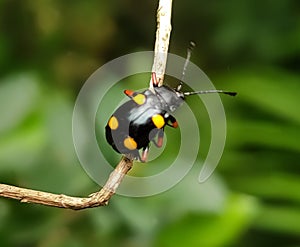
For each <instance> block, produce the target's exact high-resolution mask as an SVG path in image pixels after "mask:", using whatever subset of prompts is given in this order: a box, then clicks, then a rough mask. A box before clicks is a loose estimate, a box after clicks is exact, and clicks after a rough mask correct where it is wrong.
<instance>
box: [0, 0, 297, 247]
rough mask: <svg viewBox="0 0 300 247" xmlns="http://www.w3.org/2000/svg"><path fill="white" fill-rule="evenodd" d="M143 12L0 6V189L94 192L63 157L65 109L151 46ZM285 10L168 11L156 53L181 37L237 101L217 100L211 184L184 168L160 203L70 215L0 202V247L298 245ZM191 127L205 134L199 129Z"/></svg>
mask: <svg viewBox="0 0 300 247" xmlns="http://www.w3.org/2000/svg"><path fill="white" fill-rule="evenodd" d="M156 8H157V2H156V1H150V0H149V1H138V0H135V1H134V0H127V1H100V0H98V1H96V0H90V1H78V0H73V1H67V0H65V1H59V0H56V1H55V0H41V1H35V0H22V1H19V0H1V1H0V181H1V183H7V184H13V185H18V186H22V187H28V188H33V189H39V190H46V191H50V192H54V193H63V194H69V195H77V196H86V195H88V194H90V193H92V192H95V191H97V190H98V185H97V184H95V183H94V182H93V181H92V180H91V179H90V178H89V177H88V175H87V174H86V173H85V172H84V170H83V169H82V168H81V166H80V164H79V162H78V160H77V157H76V154H75V151H74V148H73V143H72V135H71V134H72V133H71V116H72V111H73V106H74V102H75V99H76V96H77V94H78V92H79V90H80V88H81V86H82V85H83V83H84V82H85V80H86V79H87V78H88V77H89V75H90V74H91V73H92V72H94V71H95V69H97V68H98V67H100V66H101V65H103V64H104V63H106V62H108V61H110V60H111V59H114V58H116V57H119V56H121V55H124V54H127V53H131V52H135V51H143V50H152V49H153V45H154V33H155V30H156V20H155V16H156ZM299 13H300V2H299V1H297V0H294V1H293V0H285V1H268V0H262V1H259V0H245V1H239V0H228V1H216V0H210V1H203V0H200V1H199V0H189V1H174V4H173V19H172V25H173V30H172V35H171V43H170V52H172V53H175V54H178V55H181V56H185V53H186V47H187V44H188V41H189V40H193V41H195V42H196V43H197V49H195V52H194V54H193V57H192V61H193V62H194V63H196V64H197V65H199V66H200V67H201V68H202V69H203V70H204V71H205V72H206V74H207V75H208V76H209V77H210V78H211V80H212V81H213V82H214V83H215V86H216V87H217V88H224V89H230V90H236V91H237V92H238V93H239V95H238V97H236V98H230V97H226V96H225V97H222V99H223V102H224V107H225V110H226V115H227V123H228V133H227V145H226V148H225V150H224V154H223V157H222V160H221V162H220V164H219V166H218V167H217V170H216V171H215V173H214V175H213V176H212V177H211V178H210V179H209V180H208V181H206V182H205V183H204V184H199V183H198V181H197V176H198V174H199V171H200V166H197V164H196V165H195V166H194V168H193V170H192V171H191V172H190V173H189V174H188V176H186V177H185V178H184V179H183V180H182V181H181V182H180V183H179V184H178V185H176V186H175V187H174V188H172V189H171V190H169V191H167V192H165V193H163V194H159V195H156V196H152V197H148V198H126V197H122V196H118V195H115V196H114V197H113V198H112V200H111V201H110V204H109V206H107V207H103V208H96V209H88V210H84V211H78V212H73V211H71V210H63V209H56V208H49V207H44V206H39V205H30V204H21V203H19V202H17V201H14V200H9V199H3V198H0V245H1V246H14V247H31V246H39V247H56V246H58V247H60V246H61V247H81V246H121V247H129V246H130V247H138V246H146V247H147V246H162V247H168V246H204V247H221V246H238V247H240V246H245V247H250V246H251V247H252V246H287V247H296V246H300V173H299V172H300V167H299V160H300V141H299V140H300V129H299V127H300V110H299V104H300V99H299V96H300V95H299V92H300V74H299V69H300V15H299ZM147 82H148V79H146V80H145V85H143V86H141V84H138V82H137V84H136V87H137V88H138V87H146V86H147ZM139 83H140V82H139ZM120 95H121V91H118V92H117V93H116V96H115V99H117V98H118V97H121V98H122V97H123V95H122V96H120ZM189 102H190V104H193V102H192V100H190V101H189ZM196 115H198V117H199V121H201V114H196ZM203 128H204V130H205V128H207V129H208V131H207V133H209V122H208V124H206V123H204V124H203ZM100 131H102V130H100ZM169 132H170V135H172V131H169ZM167 134H168V133H167ZM207 138H208V139H209V134H208V137H207ZM100 142H101V140H100ZM103 142H104V141H103ZM104 143H105V142H104ZM169 145H170V147H171V148H172V144H171V143H170V144H169ZM204 149H205V148H204ZM203 155H205V154H203ZM110 156H111V157H110V159H112V160H114V161H117V160H118V159H119V156H118V155H117V154H116V153H114V152H111V155H110ZM165 156H166V157H168V154H167V153H166V154H165ZM199 156H200V157H199V160H201V159H203V158H205V157H201V155H199ZM152 163H153V164H152ZM155 165H156V167H159V165H160V164H159V163H155V162H151V163H150V164H148V165H139V164H136V165H135V167H134V169H133V170H132V171H131V172H132V174H134V173H135V172H137V173H141V174H143V166H144V167H147V166H148V167H149V166H153V167H154V166H155ZM145 169H146V170H147V168H145Z"/></svg>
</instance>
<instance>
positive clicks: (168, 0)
mask: <svg viewBox="0 0 300 247" xmlns="http://www.w3.org/2000/svg"><path fill="white" fill-rule="evenodd" d="M171 14H172V0H160V1H159V6H158V9H157V30H156V40H155V47H154V61H153V66H152V72H155V73H156V78H157V80H158V81H159V84H158V86H161V85H162V84H163V81H164V75H165V70H166V65H167V57H168V49H169V42H170V36H171V30H172V26H171ZM152 87H153V85H152V81H151V80H150V88H152Z"/></svg>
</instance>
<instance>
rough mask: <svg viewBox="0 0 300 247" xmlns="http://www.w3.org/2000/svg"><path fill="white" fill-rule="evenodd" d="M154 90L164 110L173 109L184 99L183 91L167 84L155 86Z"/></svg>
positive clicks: (170, 110) (171, 110)
mask: <svg viewBox="0 0 300 247" xmlns="http://www.w3.org/2000/svg"><path fill="white" fill-rule="evenodd" d="M154 90H155V93H156V95H157V97H158V98H159V99H160V101H161V103H162V105H163V108H164V110H166V111H169V112H173V111H175V110H176V109H177V108H178V107H179V106H181V105H182V103H183V101H184V93H182V92H180V91H177V90H175V89H172V88H170V87H168V86H165V85H163V86H161V87H155V88H154Z"/></svg>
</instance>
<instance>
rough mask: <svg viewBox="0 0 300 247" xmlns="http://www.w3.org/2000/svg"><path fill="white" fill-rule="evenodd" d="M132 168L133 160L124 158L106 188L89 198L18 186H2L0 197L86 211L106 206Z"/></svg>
mask: <svg viewBox="0 0 300 247" xmlns="http://www.w3.org/2000/svg"><path fill="white" fill-rule="evenodd" d="M131 167H132V160H130V159H128V158H126V157H122V159H121V161H120V162H119V164H118V165H117V167H116V168H115V169H114V171H113V172H112V173H111V174H110V176H109V179H108V180H107V182H106V184H105V185H104V187H103V188H102V189H101V190H100V191H99V192H96V193H93V194H91V195H90V196H89V197H72V196H66V195H59V194H52V193H48V192H43V191H38V190H30V189H25V188H19V187H16V186H11V185H6V184H0V196H2V197H7V198H13V199H16V200H19V201H20V202H27V203H36V204H42V205H47V206H52V207H58V208H68V209H74V210H79V209H85V208H93V207H98V206H105V205H107V204H108V201H109V199H110V198H111V197H112V196H113V195H114V193H115V192H116V189H117V188H118V187H119V185H120V183H121V181H122V179H123V177H124V176H125V175H126V174H127V172H128V171H129V170H130V169H131Z"/></svg>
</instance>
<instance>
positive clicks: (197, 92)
mask: <svg viewBox="0 0 300 247" xmlns="http://www.w3.org/2000/svg"><path fill="white" fill-rule="evenodd" d="M208 93H223V94H228V95H230V96H236V95H237V92H228V91H223V90H203V91H196V92H185V93H183V95H184V96H188V95H194V94H208Z"/></svg>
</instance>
